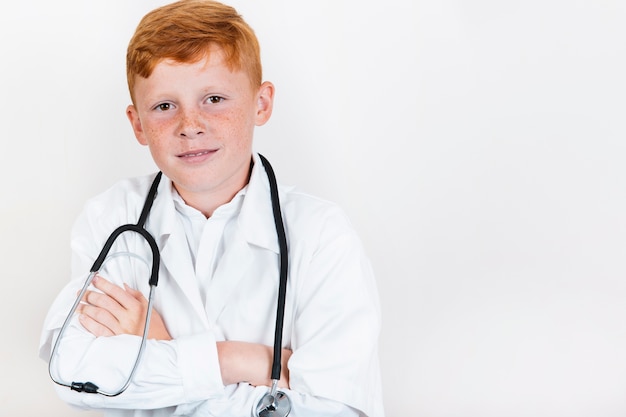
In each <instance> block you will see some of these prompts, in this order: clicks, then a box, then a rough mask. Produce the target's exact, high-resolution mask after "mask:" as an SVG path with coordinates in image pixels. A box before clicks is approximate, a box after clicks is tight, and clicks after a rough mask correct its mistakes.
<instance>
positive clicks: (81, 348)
mask: <svg viewBox="0 0 626 417" xmlns="http://www.w3.org/2000/svg"><path fill="white" fill-rule="evenodd" d="M107 202H108V200H107V199H103V198H101V199H97V200H96V201H92V202H91V203H89V204H88V206H87V208H86V210H85V211H84V212H83V213H82V214H81V216H79V218H78V219H77V221H76V223H75V225H74V228H73V232H72V275H73V276H74V278H73V279H72V280H71V281H70V282H69V283H68V284H67V285H66V286H65V288H64V289H63V290H62V291H61V292H60V294H59V295H58V296H57V298H56V299H55V301H54V302H53V304H52V306H51V308H50V310H49V312H48V315H47V317H46V320H45V322H44V328H43V331H42V335H41V340H40V350H39V354H40V356H41V357H42V358H43V359H44V360H46V361H48V360H49V359H50V355H51V351H52V346H53V343H54V341H55V339H56V337H57V336H58V333H59V330H60V328H61V325H62V324H63V321H64V320H65V317H66V315H67V313H68V312H69V310H70V307H71V305H72V303H73V302H74V299H75V297H76V294H77V292H78V290H79V289H80V288H81V287H82V285H83V283H84V280H85V279H86V275H87V272H88V271H89V269H90V268H91V264H92V263H93V259H95V257H96V256H97V254H98V253H99V251H100V248H101V245H102V242H104V241H105V240H106V238H107V237H108V233H110V231H111V230H113V229H114V228H115V227H114V226H116V225H119V224H124V223H129V222H130V221H132V220H133V219H134V218H135V217H136V216H137V213H135V212H134V211H133V210H132V207H134V206H135V205H136V204H132V202H131V203H128V206H129V207H131V209H128V210H117V211H114V212H113V214H110V215H109V216H103V215H102V213H104V212H105V211H109V212H110V207H109V205H110V204H107ZM119 213H122V214H119ZM124 216H127V217H129V218H124ZM103 218H106V221H104V220H102V219H103ZM109 223H110V224H109ZM116 284H118V285H121V282H116ZM140 339H141V338H140V337H137V336H131V335H119V336H113V337H99V338H96V337H94V336H93V335H91V334H90V333H89V332H87V331H86V330H85V329H84V328H83V327H82V325H80V323H79V322H78V320H77V318H76V317H74V318H73V319H72V321H71V323H70V325H69V327H68V329H67V331H66V333H65V335H64V337H63V339H62V342H61V344H60V345H59V349H58V352H57V355H56V357H55V358H54V359H55V361H54V362H53V366H52V367H51V371H52V373H53V375H56V376H58V377H59V378H60V379H61V380H63V381H64V382H66V383H71V382H72V381H80V382H86V381H91V382H93V383H95V384H97V385H98V386H100V388H101V389H103V390H105V391H108V392H115V391H117V390H118V389H119V388H121V386H122V385H123V384H124V382H125V381H126V378H127V375H128V374H129V372H130V370H131V369H132V366H133V364H134V361H135V357H136V354H137V351H138V346H139V343H140ZM57 391H58V393H59V395H60V397H61V398H62V399H63V400H64V401H66V402H68V403H70V404H72V405H75V406H78V407H81V408H122V409H155V408H163V407H174V406H177V405H179V404H186V403H193V402H197V401H202V400H206V399H208V398H219V397H221V396H223V395H224V386H223V384H222V380H221V373H220V369H219V361H218V357H217V349H216V338H215V334H214V332H213V331H212V330H211V329H206V330H205V331H204V332H198V333H196V334H193V335H186V336H182V337H177V338H176V339H175V340H172V341H156V340H148V341H147V344H146V348H145V351H144V356H143V359H142V362H141V364H140V366H139V368H138V370H137V372H136V374H135V377H134V378H133V381H132V382H131V384H130V386H129V387H128V389H127V390H126V391H125V392H124V393H122V394H121V395H119V396H116V397H105V396H101V395H96V394H84V393H76V392H74V391H71V390H70V389H69V388H66V387H61V386H59V387H58V389H57Z"/></svg>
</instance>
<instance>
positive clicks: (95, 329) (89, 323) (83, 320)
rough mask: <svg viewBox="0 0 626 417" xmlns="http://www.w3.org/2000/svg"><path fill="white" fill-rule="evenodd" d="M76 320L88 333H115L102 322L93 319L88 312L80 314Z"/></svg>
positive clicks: (109, 334) (102, 334) (95, 334)
mask: <svg viewBox="0 0 626 417" xmlns="http://www.w3.org/2000/svg"><path fill="white" fill-rule="evenodd" d="M81 310H82V309H81ZM78 321H79V322H80V324H81V325H82V326H83V327H84V328H85V329H86V330H87V331H88V332H89V333H91V334H93V335H94V336H96V337H100V336H114V335H115V333H114V332H113V331H112V330H111V329H109V328H108V327H107V326H105V325H103V324H102V323H100V322H98V321H96V320H94V319H93V318H92V317H90V316H89V315H88V314H84V313H83V314H80V315H79V316H78Z"/></svg>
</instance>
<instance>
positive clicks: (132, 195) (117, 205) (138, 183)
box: [81, 174, 155, 224]
mask: <svg viewBox="0 0 626 417" xmlns="http://www.w3.org/2000/svg"><path fill="white" fill-rule="evenodd" d="M154 177H155V174H150V175H144V176H140V177H133V178H126V179H123V180H120V181H118V182H116V183H115V184H113V185H112V186H111V187H109V188H108V189H106V190H105V191H103V192H101V193H100V194H98V195H96V196H94V197H92V198H90V199H89V200H87V201H86V202H85V205H84V208H83V212H82V214H81V217H83V218H86V219H92V220H93V219H98V220H99V222H100V223H105V222H106V223H108V222H112V224H122V223H128V222H134V221H136V219H137V216H138V214H139V213H140V212H141V208H142V207H143V203H144V201H145V199H146V195H147V194H148V190H149V189H150V185H151V183H152V181H153V180H154Z"/></svg>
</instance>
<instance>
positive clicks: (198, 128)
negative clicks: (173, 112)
mask: <svg viewBox="0 0 626 417" xmlns="http://www.w3.org/2000/svg"><path fill="white" fill-rule="evenodd" d="M205 131H206V126H205V125H204V121H203V119H202V117H201V116H200V115H199V114H198V112H196V111H193V110H184V111H182V112H181V115H180V120H179V126H178V136H179V137H181V138H184V139H194V138H196V137H198V136H201V135H203V134H204V132H205Z"/></svg>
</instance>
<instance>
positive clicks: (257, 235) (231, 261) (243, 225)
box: [205, 154, 278, 322]
mask: <svg viewBox="0 0 626 417" xmlns="http://www.w3.org/2000/svg"><path fill="white" fill-rule="evenodd" d="M253 158H254V166H253V168H252V173H251V175H250V181H249V183H248V189H247V191H246V195H245V198H244V201H243V204H242V207H241V211H240V213H239V216H238V219H237V221H235V222H233V223H231V224H230V225H229V227H227V229H226V230H225V231H224V241H225V242H227V246H226V248H225V252H224V254H223V255H222V258H221V259H220V261H219V264H218V265H217V269H216V271H215V275H214V278H213V281H212V282H211V285H210V286H209V289H208V294H207V297H206V300H207V302H206V306H205V307H206V311H207V314H208V316H209V320H212V321H214V322H216V321H217V320H218V318H219V316H220V314H221V313H222V312H223V310H224V308H225V307H226V305H227V304H228V302H229V300H230V299H231V298H232V296H233V295H234V294H235V293H236V292H237V291H248V292H249V291H250V289H249V288H247V287H246V286H247V285H250V283H249V282H244V283H243V285H244V287H242V288H237V287H238V286H240V285H241V283H242V278H243V277H245V276H246V275H248V276H250V274H254V272H251V271H250V269H251V268H252V267H253V264H254V259H257V258H258V257H257V256H256V255H255V254H254V253H253V252H254V251H255V250H258V249H259V248H262V249H267V250H270V251H272V252H274V253H276V254H277V253H278V243H277V239H276V230H275V227H274V220H273V219H274V218H273V215H272V201H271V198H270V192H269V182H268V180H267V176H266V174H265V170H264V168H263V164H262V163H261V160H260V159H259V157H258V156H257V155H256V154H255V155H253ZM257 267H259V268H263V266H262V265H258V264H254V268H257ZM243 281H245V280H243Z"/></svg>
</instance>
